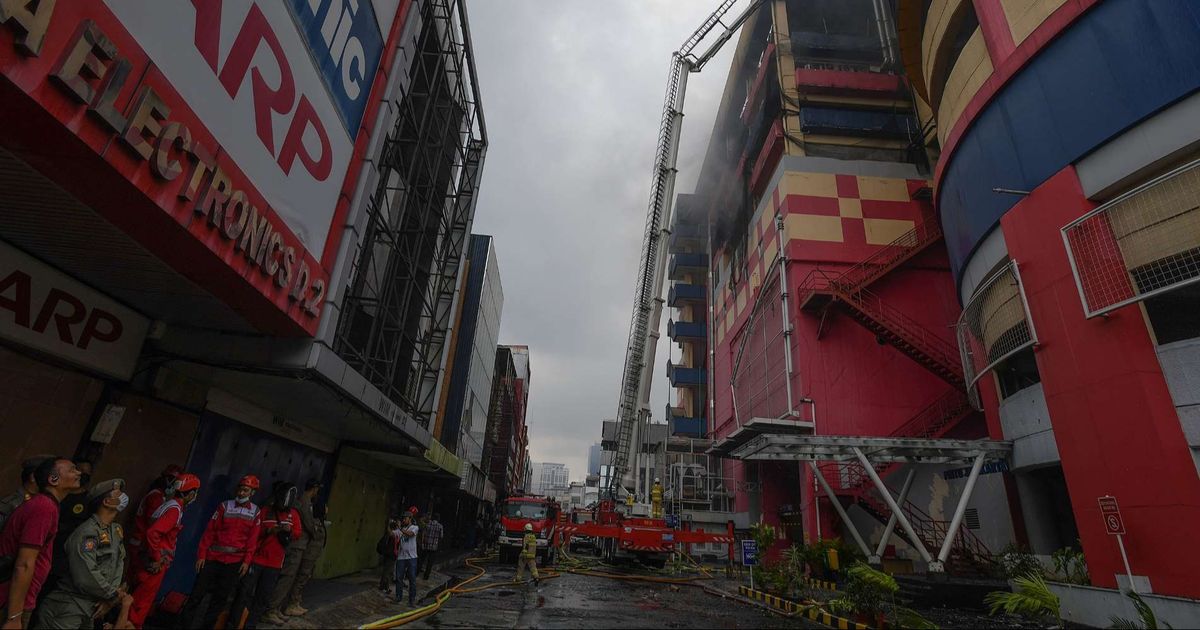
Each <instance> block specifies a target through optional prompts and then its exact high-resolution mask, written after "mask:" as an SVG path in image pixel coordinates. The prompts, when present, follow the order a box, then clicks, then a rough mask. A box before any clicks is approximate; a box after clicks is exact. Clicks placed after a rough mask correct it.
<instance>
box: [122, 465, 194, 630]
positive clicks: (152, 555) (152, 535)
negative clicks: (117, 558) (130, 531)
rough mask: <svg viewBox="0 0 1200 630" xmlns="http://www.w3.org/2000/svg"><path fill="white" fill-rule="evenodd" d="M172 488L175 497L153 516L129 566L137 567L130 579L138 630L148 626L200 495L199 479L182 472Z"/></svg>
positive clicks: (132, 612)
mask: <svg viewBox="0 0 1200 630" xmlns="http://www.w3.org/2000/svg"><path fill="white" fill-rule="evenodd" d="M171 488H172V489H173V494H172V496H171V497H170V498H169V499H167V500H165V501H163V504H162V505H160V506H158V509H157V510H154V512H152V513H151V514H150V518H149V519H148V523H149V524H148V525H147V526H146V538H145V539H144V540H143V541H142V544H141V547H140V549H139V550H137V551H136V552H135V553H134V562H132V563H130V565H131V566H133V567H135V568H134V569H133V570H132V575H131V576H130V580H129V585H130V587H131V588H132V589H133V592H132V593H131V594H132V595H133V606H132V607H131V608H130V610H129V621H130V622H131V623H132V624H133V625H134V627H137V628H141V627H142V625H144V624H145V623H146V617H147V616H149V614H150V607H151V606H152V605H153V604H154V597H155V596H156V595H158V587H159V586H161V585H162V581H163V576H165V575H166V573H167V569H168V568H169V567H170V566H171V561H172V560H174V559H175V541H176V540H177V539H178V538H179V530H181V529H183V510H184V509H185V508H186V507H187V506H188V505H189V504H191V503H192V502H194V501H195V500H196V497H197V496H198V495H199V494H200V478H199V477H197V476H196V475H193V474H191V473H180V475H179V476H178V477H176V478H175V481H174V483H173V484H172V486H171Z"/></svg>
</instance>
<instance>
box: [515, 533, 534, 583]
mask: <svg viewBox="0 0 1200 630" xmlns="http://www.w3.org/2000/svg"><path fill="white" fill-rule="evenodd" d="M525 567H529V573H530V575H532V576H533V584H534V586H537V585H538V584H539V583H540V582H539V580H538V570H537V536H534V535H533V524H532V523H525V537H524V538H523V539H522V540H521V556H520V557H519V558H517V575H516V577H514V578H513V581H515V582H520V581H522V579H523V578H524V576H525Z"/></svg>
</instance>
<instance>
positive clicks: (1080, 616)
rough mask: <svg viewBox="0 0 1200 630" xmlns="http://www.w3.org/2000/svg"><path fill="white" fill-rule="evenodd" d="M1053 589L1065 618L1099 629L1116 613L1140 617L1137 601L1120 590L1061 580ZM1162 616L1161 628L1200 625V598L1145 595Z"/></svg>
mask: <svg viewBox="0 0 1200 630" xmlns="http://www.w3.org/2000/svg"><path fill="white" fill-rule="evenodd" d="M1048 584H1049V585H1050V590H1051V591H1053V592H1054V594H1055V595H1058V599H1059V601H1060V602H1061V609H1062V618H1063V620H1064V621H1070V622H1073V623H1079V624H1083V625H1087V626H1093V627H1097V628H1107V627H1108V626H1109V625H1110V624H1112V621H1111V620H1110V619H1109V618H1110V617H1112V616H1113V615H1116V616H1118V617H1124V618H1126V619H1133V620H1137V618H1138V616H1137V611H1136V610H1134V608H1133V601H1132V600H1130V599H1129V598H1128V597H1126V596H1125V595H1124V594H1122V593H1121V592H1120V591H1117V590H1116V589H1111V588H1098V587H1095V586H1076V585H1074V584H1063V583H1061V582H1048ZM1142 599H1143V600H1145V602H1146V603H1147V604H1149V605H1150V608H1151V609H1153V610H1154V614H1155V616H1157V617H1158V623H1159V626H1160V627H1165V624H1164V622H1165V623H1169V624H1171V625H1172V626H1174V627H1176V628H1200V600H1195V599H1185V598H1182V597H1168V596H1165V595H1153V594H1147V595H1142Z"/></svg>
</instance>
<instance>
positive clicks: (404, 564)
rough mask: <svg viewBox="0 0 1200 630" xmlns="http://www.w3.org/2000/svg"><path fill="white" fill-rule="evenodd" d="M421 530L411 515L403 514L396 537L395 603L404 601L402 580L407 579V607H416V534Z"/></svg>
mask: <svg viewBox="0 0 1200 630" xmlns="http://www.w3.org/2000/svg"><path fill="white" fill-rule="evenodd" d="M420 530H421V528H419V527H417V525H416V523H414V522H413V513H412V511H408V512H405V513H404V518H403V520H401V521H400V527H399V528H398V529H396V530H395V531H394V532H392V533H393V534H395V536H396V603H397V604H399V603H401V602H402V601H403V599H404V578H405V577H406V576H407V577H408V605H409V606H410V607H415V606H416V605H417V534H418V533H420Z"/></svg>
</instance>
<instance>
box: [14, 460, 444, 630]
mask: <svg viewBox="0 0 1200 630" xmlns="http://www.w3.org/2000/svg"><path fill="white" fill-rule="evenodd" d="M91 468H92V467H91V464H90V462H87V461H72V460H70V459H68V458H63V457H57V456H49V455H46V456H39V457H32V458H29V459H27V460H25V461H24V462H22V466H21V479H20V481H21V486H20V488H18V489H17V491H16V492H14V493H12V494H10V495H7V496H4V497H3V498H0V610H2V611H3V614H4V620H3V624H2V625H0V628H3V629H5V630H7V629H9V628H29V627H36V628H93V627H105V628H141V627H143V626H145V625H148V624H154V625H164V624H165V625H172V626H177V627H182V628H212V627H215V626H216V625H218V624H220V623H224V627H227V628H238V627H246V628H254V627H256V626H257V623H258V622H259V621H260V620H261V621H264V622H267V623H272V624H275V625H282V624H284V623H286V619H285V616H300V615H304V614H305V613H306V612H307V611H306V610H305V609H304V608H303V606H302V605H301V603H302V602H301V595H302V593H303V590H304V587H305V585H306V584H307V583H308V581H309V579H310V578H311V577H312V574H313V570H314V568H315V565H316V562H317V559H318V558H319V557H320V555H321V552H322V550H323V549H324V547H325V541H326V527H327V525H328V521H326V520H325V518H326V514H325V508H324V505H323V504H322V503H320V502H319V501H317V495H318V493H319V492H320V489H321V483H320V482H319V481H317V480H315V479H310V480H309V481H308V482H307V483H305V484H304V487H303V489H300V488H298V487H297V486H296V485H294V484H292V483H289V482H286V481H276V482H275V483H274V484H272V486H271V489H270V492H269V494H268V497H267V500H266V501H265V502H264V503H263V504H262V505H261V506H260V505H259V504H257V503H255V502H254V496H255V495H256V494H257V493H258V491H259V489H260V482H259V480H258V478H257V477H255V476H254V475H245V476H243V477H242V478H241V479H240V480H239V481H238V483H237V484H236V487H235V488H232V490H233V496H231V497H230V498H229V499H228V500H225V501H223V502H221V503H220V504H219V505H218V506H217V508H216V509H215V510H214V512H213V513H212V514H211V516H210V517H209V519H208V521H207V524H206V526H205V531H204V534H203V537H202V538H201V540H200V543H199V545H198V547H197V549H196V562H195V566H194V569H195V572H196V581H195V585H194V587H193V588H192V592H191V594H190V596H187V597H186V598H185V597H184V596H182V595H179V594H176V593H168V594H166V596H165V597H164V598H163V601H162V603H161V604H159V605H158V606H157V607H156V605H155V604H156V601H157V599H158V596H159V590H160V587H161V586H162V582H163V578H164V576H165V575H166V573H167V570H168V569H169V568H170V566H171V564H172V562H173V560H174V558H175V551H176V544H177V541H178V537H179V533H180V531H181V530H182V528H183V514H184V511H185V509H186V508H187V507H188V506H189V505H191V504H192V503H194V502H195V501H196V499H197V497H198V496H199V492H200V480H199V478H197V477H196V476H195V475H193V474H190V473H187V472H185V471H183V470H182V469H180V468H179V467H178V466H169V467H168V468H167V469H166V470H164V471H163V473H162V475H161V476H160V477H159V478H158V479H157V480H155V482H154V484H153V486H152V488H151V489H150V491H149V492H148V493H147V494H146V495H145V496H144V497H142V498H141V500H140V501H139V502H138V504H137V507H136V511H135V513H134V514H133V516H132V519H131V520H130V521H129V528H130V531H128V532H126V531H125V529H124V528H123V527H122V526H121V524H120V523H119V522H118V521H119V516H120V514H121V513H122V512H124V511H125V510H127V509H128V508H129V506H130V503H131V499H130V496H129V495H128V494H127V493H126V484H125V481H124V480H122V479H109V480H105V481H101V482H99V483H95V484H92V483H91V481H92V480H91V472H92V470H91ZM430 529H433V530H436V531H439V532H440V529H436V528H433V527H431V528H430ZM439 535H440V533H439ZM434 548H436V540H434ZM414 557H415V556H414ZM156 609H157V612H158V613H159V615H158V616H157V617H154V616H152V615H153V614H154V613H155V611H156Z"/></svg>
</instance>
